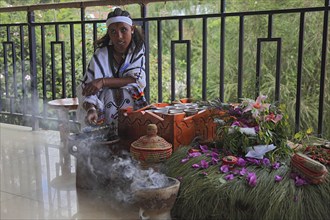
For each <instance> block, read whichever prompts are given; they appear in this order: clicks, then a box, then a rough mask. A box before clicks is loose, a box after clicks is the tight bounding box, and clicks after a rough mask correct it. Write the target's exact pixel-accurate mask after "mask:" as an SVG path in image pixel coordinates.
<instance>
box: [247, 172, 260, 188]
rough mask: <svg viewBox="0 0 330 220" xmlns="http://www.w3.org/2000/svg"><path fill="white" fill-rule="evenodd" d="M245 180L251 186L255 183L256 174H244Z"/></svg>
mask: <svg viewBox="0 0 330 220" xmlns="http://www.w3.org/2000/svg"><path fill="white" fill-rule="evenodd" d="M246 180H247V181H248V184H249V185H250V186H252V187H254V186H256V185H257V175H256V174H255V173H253V172H252V173H248V175H247V176H246Z"/></svg>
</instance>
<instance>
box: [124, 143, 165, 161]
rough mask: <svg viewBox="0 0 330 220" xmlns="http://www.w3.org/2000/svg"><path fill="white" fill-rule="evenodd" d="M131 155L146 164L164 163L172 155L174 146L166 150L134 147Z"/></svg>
mask: <svg viewBox="0 0 330 220" xmlns="http://www.w3.org/2000/svg"><path fill="white" fill-rule="evenodd" d="M130 152H131V155H132V157H133V158H134V159H136V160H139V161H141V162H144V163H159V162H164V161H166V160H167V159H168V158H170V157H171V155H172V146H170V147H166V148H142V147H136V146H132V145H131V148H130Z"/></svg>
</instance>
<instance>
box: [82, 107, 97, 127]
mask: <svg viewBox="0 0 330 220" xmlns="http://www.w3.org/2000/svg"><path fill="white" fill-rule="evenodd" d="M97 119H98V115H97V110H96V109H90V110H88V112H87V115H86V118H85V121H86V123H87V124H89V125H96V123H97Z"/></svg>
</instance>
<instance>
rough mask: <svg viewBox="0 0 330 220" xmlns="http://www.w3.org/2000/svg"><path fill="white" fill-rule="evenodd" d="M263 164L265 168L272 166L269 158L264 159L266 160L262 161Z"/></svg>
mask: <svg viewBox="0 0 330 220" xmlns="http://www.w3.org/2000/svg"><path fill="white" fill-rule="evenodd" d="M262 164H263V165H264V166H269V165H270V161H269V159H268V158H264V159H262Z"/></svg>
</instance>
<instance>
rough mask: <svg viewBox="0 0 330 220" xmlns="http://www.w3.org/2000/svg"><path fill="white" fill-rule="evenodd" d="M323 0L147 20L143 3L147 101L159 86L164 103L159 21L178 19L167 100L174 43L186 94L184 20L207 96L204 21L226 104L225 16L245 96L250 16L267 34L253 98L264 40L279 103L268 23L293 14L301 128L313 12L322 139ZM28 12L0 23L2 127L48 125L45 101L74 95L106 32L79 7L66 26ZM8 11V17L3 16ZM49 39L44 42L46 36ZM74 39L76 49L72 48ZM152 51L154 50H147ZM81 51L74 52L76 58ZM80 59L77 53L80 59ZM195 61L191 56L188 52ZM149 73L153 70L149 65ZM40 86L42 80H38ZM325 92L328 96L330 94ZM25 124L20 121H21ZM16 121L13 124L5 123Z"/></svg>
mask: <svg viewBox="0 0 330 220" xmlns="http://www.w3.org/2000/svg"><path fill="white" fill-rule="evenodd" d="M329 8H330V6H329V1H328V0H325V3H324V6H322V7H313V8H295V9H282V10H268V11H249V12H230V13H227V12H226V10H225V1H224V0H222V1H221V9H220V11H221V12H220V13H218V14H201V15H186V16H184V15H183V16H168V17H147V16H146V15H147V7H146V6H145V5H141V15H142V16H141V18H138V19H134V22H135V24H137V25H139V26H141V28H142V30H143V32H144V34H145V41H146V46H147V48H146V49H147V54H148V55H149V53H148V52H149V50H150V46H151V45H150V41H149V38H150V30H149V28H150V24H151V23H154V24H155V26H156V29H157V31H156V33H157V37H156V40H155V42H156V44H157V45H156V46H155V47H156V48H157V57H153V59H156V62H154V63H156V64H157V67H156V69H157V73H156V74H157V75H158V80H157V81H156V82H155V81H150V78H149V76H150V72H149V70H150V57H149V56H147V59H146V61H147V65H146V71H147V76H148V77H147V83H148V87H147V89H146V96H147V99H148V100H150V85H151V84H155V83H156V84H157V88H158V91H157V98H156V100H157V101H158V102H162V101H164V98H163V91H164V88H163V84H164V82H163V81H162V80H163V77H162V76H163V74H164V72H163V65H164V60H163V53H162V48H163V42H164V39H163V35H162V33H163V32H162V30H163V26H164V24H166V23H167V22H177V30H176V31H177V33H178V39H176V40H173V39H169V41H170V45H171V47H170V48H171V59H170V65H171V67H170V78H171V82H170V99H171V100H175V99H176V98H177V95H176V91H177V90H176V89H177V88H176V84H177V80H176V75H177V73H176V69H177V68H176V58H175V54H176V46H178V45H184V46H185V49H186V52H185V53H186V61H185V62H186V70H185V72H186V78H185V79H184V83H185V84H186V90H185V91H186V94H185V96H186V97H191V94H192V90H191V89H192V84H191V79H192V78H191V77H192V75H191V56H192V51H191V50H192V49H191V47H192V40H187V39H185V38H184V34H183V33H184V27H183V23H184V22H185V21H187V20H189V21H201V22H202V29H203V30H202V42H201V44H202V48H201V54H199V55H198V56H199V57H200V60H201V75H202V76H201V78H202V80H201V81H202V83H201V89H200V91H201V99H202V100H207V99H208V98H210V97H208V95H207V94H208V93H207V91H208V81H207V77H208V68H209V67H210V64H209V63H208V38H209V35H210V33H208V21H209V20H210V19H219V20H220V23H219V25H220V26H219V31H220V41H219V48H220V50H219V51H220V52H219V54H218V56H219V63H215V64H213V65H217V66H219V73H218V74H219V79H217V80H218V82H219V84H218V91H219V92H218V93H219V94H218V97H219V98H220V100H222V101H227V100H226V99H225V85H226V84H225V56H226V54H225V51H226V50H225V49H226V48H225V45H226V43H225V42H226V40H227V38H226V37H225V36H226V19H230V18H237V19H238V21H239V22H238V33H239V36H238V42H237V43H238V51H237V53H238V64H237V82H235V83H236V84H237V97H236V98H237V99H236V100H239V99H240V98H242V97H244V95H245V94H243V82H244V80H245V79H244V76H243V72H244V66H243V63H244V52H245V51H244V43H245V42H244V39H245V32H244V28H245V23H246V22H245V20H246V18H247V17H249V16H266V17H267V23H268V24H267V36H266V37H260V38H258V39H257V41H256V44H257V48H256V51H255V53H256V60H255V79H256V80H255V88H252V90H253V91H254V95H255V97H256V96H258V95H259V94H260V80H259V79H260V78H261V76H262V73H261V69H262V68H261V65H262V53H261V51H262V46H263V45H264V44H265V43H267V42H273V43H275V44H276V60H275V61H273V62H274V63H275V82H274V85H275V89H274V90H275V95H274V99H275V100H274V101H280V99H281V78H282V75H281V64H282V63H281V54H282V45H283V39H282V38H281V37H274V34H273V21H274V17H275V16H278V15H281V14H297V15H299V25H300V26H299V33H297V37H298V48H297V78H296V96H295V131H299V129H300V114H301V109H300V107H301V104H302V103H301V78H302V71H303V58H304V45H306V42H305V41H304V28H305V22H306V21H305V20H306V18H305V17H306V13H310V12H315V13H321V14H322V15H323V20H322V21H319V22H322V24H323V29H322V46H321V48H322V51H320V60H321V62H320V66H319V67H316V68H319V72H320V76H319V79H320V80H319V85H318V86H319V96H318V97H315V99H318V100H319V101H318V106H317V108H318V122H317V126H318V127H317V133H318V134H319V135H322V134H323V130H324V125H325V124H324V117H325V116H324V112H325V109H324V103H325V100H324V97H325V93H326V92H327V90H326V89H325V86H326V85H325V82H326V80H325V78H326V73H327V68H326V67H327V66H328V65H329V60H328V59H327V53H328V52H327V48H328V45H327V44H328V42H329V31H328V29H329ZM32 9H33V8H31V7H30V8H29V10H28V11H27V22H26V23H19V24H17V23H12V24H0V36H1V38H2V42H1V45H0V53H1V56H2V63H1V67H2V68H1V72H0V74H1V75H0V80H1V81H0V116H1V121H2V122H8V120H7V118H8V117H10V116H17V117H20V118H21V119H22V118H24V119H25V121H26V119H28V121H29V123H28V125H29V126H32V127H33V128H34V129H35V128H37V127H38V126H39V124H40V122H41V121H43V120H46V119H47V120H51V119H54V120H55V118H54V117H53V116H52V115H50V114H49V110H48V106H47V102H48V101H49V100H53V99H58V98H65V97H76V95H77V87H76V85H78V84H79V80H78V79H79V77H81V76H82V74H83V73H84V71H85V69H86V63H87V62H86V61H87V60H88V59H89V57H90V55H91V53H92V52H93V49H94V48H93V46H92V44H91V43H90V42H91V41H93V40H95V39H97V38H98V37H99V35H100V33H101V32H102V29H104V26H103V23H104V20H85V17H86V16H85V6H81V8H80V12H81V19H80V20H79V21H66V22H35V19H34V11H33V10H32ZM3 13H7V12H3ZM63 29H67V30H68V32H65V33H69V36H63V33H64V32H63V31H62V30H63ZM50 35H51V36H55V38H52V39H51V38H50V37H49V36H50ZM77 42H79V43H80V46H77ZM152 46H154V45H152ZM77 51H79V53H77ZM78 55H79V56H78ZM194 56H196V54H194ZM154 69H155V68H154ZM38 82H42V83H39V84H38ZM328 92H329V91H328ZM23 121H24V120H23ZM11 123H14V122H11Z"/></svg>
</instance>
